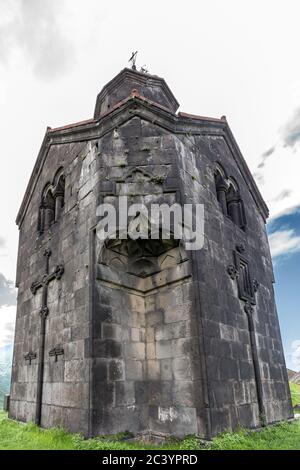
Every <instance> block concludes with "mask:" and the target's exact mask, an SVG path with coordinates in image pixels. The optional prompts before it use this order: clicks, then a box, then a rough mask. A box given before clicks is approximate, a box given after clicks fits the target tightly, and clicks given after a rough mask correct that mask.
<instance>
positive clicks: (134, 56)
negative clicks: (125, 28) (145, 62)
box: [128, 51, 138, 70]
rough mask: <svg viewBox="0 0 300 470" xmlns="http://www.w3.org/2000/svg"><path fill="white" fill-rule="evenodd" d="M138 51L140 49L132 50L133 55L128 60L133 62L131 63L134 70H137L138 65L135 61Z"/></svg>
mask: <svg viewBox="0 0 300 470" xmlns="http://www.w3.org/2000/svg"><path fill="white" fill-rule="evenodd" d="M137 53H138V51H135V52H132V54H131V57H130V59H129V61H128V62H131V63H132V65H131V68H132V70H136V65H135V63H136V56H137Z"/></svg>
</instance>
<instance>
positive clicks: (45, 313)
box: [40, 307, 49, 318]
mask: <svg viewBox="0 0 300 470" xmlns="http://www.w3.org/2000/svg"><path fill="white" fill-rule="evenodd" d="M48 315H49V308H48V307H42V308H41V310H40V316H41V317H42V318H47V316H48Z"/></svg>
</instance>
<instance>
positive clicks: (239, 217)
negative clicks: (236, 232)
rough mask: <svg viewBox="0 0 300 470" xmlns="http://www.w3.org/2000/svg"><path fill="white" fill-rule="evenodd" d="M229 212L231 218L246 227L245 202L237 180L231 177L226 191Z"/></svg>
mask: <svg viewBox="0 0 300 470" xmlns="http://www.w3.org/2000/svg"><path fill="white" fill-rule="evenodd" d="M226 201H227V213H228V216H229V217H230V218H231V220H232V221H233V222H234V223H235V224H236V225H237V226H238V227H240V228H241V229H245V227H246V215H245V208H244V203H243V201H242V198H241V195H240V191H239V188H238V185H237V184H236V182H235V181H234V180H233V179H232V178H229V187H228V190H227V193H226Z"/></svg>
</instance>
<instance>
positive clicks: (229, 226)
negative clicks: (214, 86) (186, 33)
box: [10, 69, 292, 438]
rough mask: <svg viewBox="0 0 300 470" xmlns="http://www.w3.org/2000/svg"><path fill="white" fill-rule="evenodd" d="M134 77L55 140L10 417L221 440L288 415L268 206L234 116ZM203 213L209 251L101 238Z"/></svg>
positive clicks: (43, 156)
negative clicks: (126, 211)
mask: <svg viewBox="0 0 300 470" xmlns="http://www.w3.org/2000/svg"><path fill="white" fill-rule="evenodd" d="M178 106H179V105H178V102H177V100H176V98H175V97H174V95H173V94H172V92H171V90H170V89H169V87H168V85H167V84H166V82H165V81H164V80H163V79H162V78H160V77H157V76H155V75H150V74H148V73H141V72H137V71H136V70H132V69H124V70H122V71H121V72H120V73H119V74H118V75H117V76H116V77H115V78H114V79H113V80H111V81H110V82H109V83H108V84H107V85H106V86H105V87H104V88H103V89H102V91H101V92H100V94H99V95H98V97H97V101H96V107H95V113H94V117H93V118H92V119H89V120H87V121H84V122H79V123H75V124H71V125H68V126H64V127H60V128H54V129H51V128H48V129H47V131H46V135H45V138H44V141H43V143H42V147H41V150H40V152H39V155H38V158H37V161H36V164H35V167H34V170H33V173H32V176H31V178H30V181H29V184H28V187H27V190H26V193H25V196H24V199H23V202H22V205H21V208H20V211H19V214H18V216H17V224H18V226H19V229H20V242H19V255H18V270H17V287H18V289H19V290H18V311H17V322H16V334H15V347H14V360H13V372H12V386H11V400H10V416H11V417H13V418H16V419H18V420H21V421H35V422H36V423H38V424H40V425H42V426H44V427H50V426H64V427H65V428H67V429H69V430H71V431H76V432H83V433H84V434H85V435H86V436H92V435H98V434H108V433H109V434H112V433H117V432H120V431H125V430H129V431H132V432H133V433H145V434H149V435H160V436H161V435H169V434H172V435H176V436H183V435H186V434H192V433H195V434H198V435H200V436H202V437H205V438H209V437H211V436H212V435H215V434H217V433H219V432H221V431H224V430H225V429H235V428H237V427H238V426H246V427H259V426H263V425H265V424H266V423H273V422H276V421H280V420H283V419H287V418H290V417H291V416H292V407H291V401H290V395H289V388H288V381H287V374H286V369H285V361H284V356H283V349H282V343H281V338H280V330H279V324H278V318H277V313H276V306H275V302H274V292H273V285H272V284H273V282H274V279H273V270H272V262H271V257H270V252H269V245H268V240H267V235H266V230H265V221H266V218H267V216H268V209H267V207H266V205H265V203H264V201H263V199H262V197H261V195H260V193H259V191H258V189H257V186H256V184H255V182H254V180H253V178H252V176H251V174H250V171H249V169H248V167H247V165H246V162H245V160H244V158H243V156H242V155H241V152H240V150H239V148H238V146H237V144H236V142H235V140H234V137H233V135H232V133H231V131H230V128H229V126H228V123H227V121H226V118H224V117H222V118H221V119H214V118H206V117H201V116H195V115H190V114H186V113H182V112H179V113H177V109H178ZM120 196H127V200H128V202H129V203H130V204H133V203H143V204H145V206H147V207H149V206H150V205H151V204H162V203H165V204H167V205H169V206H170V205H172V204H174V203H175V202H176V203H178V204H180V205H183V204H187V203H189V204H203V205H204V213H205V221H204V239H205V241H204V246H203V248H202V249H199V250H196V251H187V250H185V249H184V246H183V245H182V243H180V241H179V240H176V239H174V238H170V239H168V240H167V239H164V238H163V237H162V236H160V237H157V238H156V239H147V240H145V239H141V238H140V239H137V240H132V239H123V238H122V237H120V236H119V233H118V232H117V234H116V236H115V238H109V239H106V240H100V239H99V237H98V236H97V233H98V227H99V216H98V215H97V213H98V212H97V208H98V207H99V206H100V205H101V204H103V203H109V204H111V205H113V206H115V207H116V210H117V211H118V207H119V206H118V203H119V199H120Z"/></svg>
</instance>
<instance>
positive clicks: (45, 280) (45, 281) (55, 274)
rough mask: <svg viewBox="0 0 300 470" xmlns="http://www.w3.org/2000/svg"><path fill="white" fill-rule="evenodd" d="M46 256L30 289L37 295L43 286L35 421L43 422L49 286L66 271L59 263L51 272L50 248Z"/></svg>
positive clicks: (46, 251)
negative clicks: (41, 268) (42, 269)
mask: <svg viewBox="0 0 300 470" xmlns="http://www.w3.org/2000/svg"><path fill="white" fill-rule="evenodd" d="M44 256H45V258H46V272H45V274H44V275H43V277H42V279H41V280H40V281H36V282H33V283H32V285H31V287H30V290H31V292H32V293H33V295H35V294H36V293H37V291H38V289H40V288H42V306H41V309H40V317H41V327H40V339H39V354H38V376H37V396H36V412H35V423H36V424H38V425H39V424H40V423H41V413H42V395H43V376H44V354H45V331H46V318H47V316H48V314H49V309H48V305H47V304H48V286H49V284H50V282H51V281H53V280H54V279H57V280H58V279H61V277H62V275H63V273H64V266H63V265H62V264H59V265H57V266H56V268H55V269H54V271H52V272H49V260H50V256H51V251H50V250H45V252H44Z"/></svg>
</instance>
